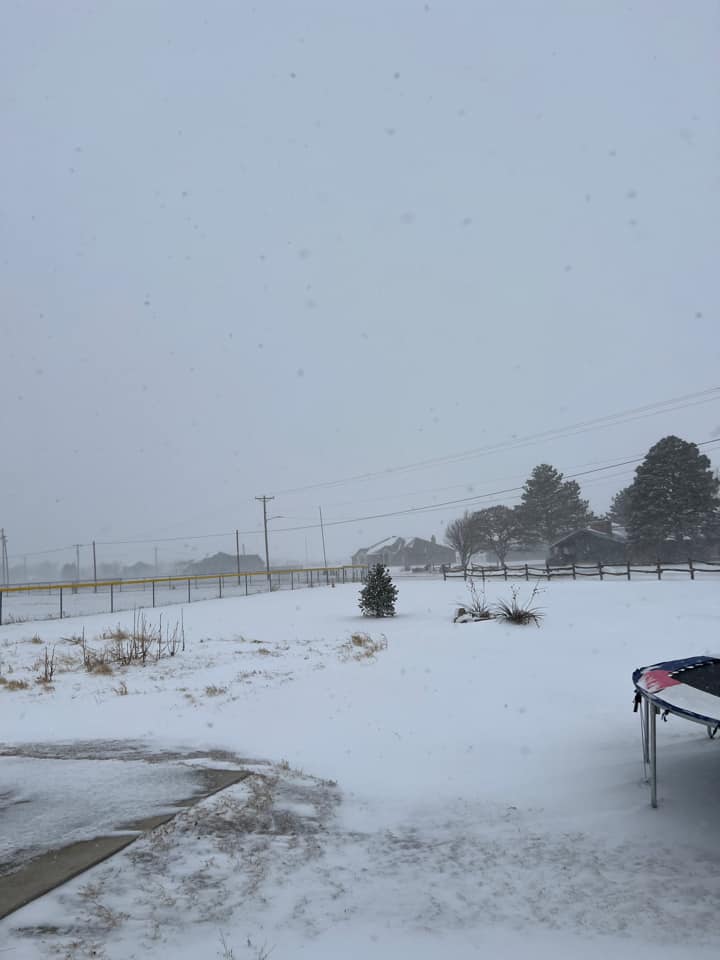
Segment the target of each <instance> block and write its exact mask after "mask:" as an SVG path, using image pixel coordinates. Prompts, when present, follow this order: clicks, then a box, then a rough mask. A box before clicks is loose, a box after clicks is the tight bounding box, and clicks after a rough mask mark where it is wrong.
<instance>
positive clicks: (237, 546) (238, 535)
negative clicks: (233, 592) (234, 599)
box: [235, 530, 240, 586]
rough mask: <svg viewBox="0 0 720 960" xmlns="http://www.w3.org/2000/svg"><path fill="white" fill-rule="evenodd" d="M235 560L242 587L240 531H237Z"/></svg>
mask: <svg viewBox="0 0 720 960" xmlns="http://www.w3.org/2000/svg"><path fill="white" fill-rule="evenodd" d="M235 559H236V560H237V575H238V586H240V531H239V530H236V531H235Z"/></svg>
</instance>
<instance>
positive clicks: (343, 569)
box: [342, 567, 347, 583]
mask: <svg viewBox="0 0 720 960" xmlns="http://www.w3.org/2000/svg"><path fill="white" fill-rule="evenodd" d="M342 571H343V583H345V574H346V573H347V570H346V569H345V567H343V568H342Z"/></svg>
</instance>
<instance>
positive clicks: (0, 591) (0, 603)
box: [0, 590, 2, 627]
mask: <svg viewBox="0 0 720 960" xmlns="http://www.w3.org/2000/svg"><path fill="white" fill-rule="evenodd" d="M1 626H2V590H0V627H1Z"/></svg>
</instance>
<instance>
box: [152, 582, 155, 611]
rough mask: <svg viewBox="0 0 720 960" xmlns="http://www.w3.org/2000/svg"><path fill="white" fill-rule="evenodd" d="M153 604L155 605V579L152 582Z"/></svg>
mask: <svg viewBox="0 0 720 960" xmlns="http://www.w3.org/2000/svg"><path fill="white" fill-rule="evenodd" d="M152 605H153V607H154V606H155V581H154V580H153V582H152Z"/></svg>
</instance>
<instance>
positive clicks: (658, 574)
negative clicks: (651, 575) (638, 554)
mask: <svg viewBox="0 0 720 960" xmlns="http://www.w3.org/2000/svg"><path fill="white" fill-rule="evenodd" d="M657 578H658V580H662V567H661V566H660V561H659V560H658V561H657Z"/></svg>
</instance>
